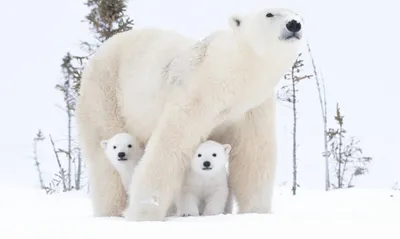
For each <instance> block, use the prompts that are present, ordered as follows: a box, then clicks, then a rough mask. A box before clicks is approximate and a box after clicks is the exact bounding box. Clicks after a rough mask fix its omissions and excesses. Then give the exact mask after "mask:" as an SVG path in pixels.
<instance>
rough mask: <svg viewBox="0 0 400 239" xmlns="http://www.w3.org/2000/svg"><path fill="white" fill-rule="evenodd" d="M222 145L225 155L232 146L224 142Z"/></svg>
mask: <svg viewBox="0 0 400 239" xmlns="http://www.w3.org/2000/svg"><path fill="white" fill-rule="evenodd" d="M222 146H223V147H224V150H225V153H226V154H227V155H229V153H230V152H231V149H232V146H231V145H230V144H224V145H222Z"/></svg>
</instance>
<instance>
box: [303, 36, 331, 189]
mask: <svg viewBox="0 0 400 239" xmlns="http://www.w3.org/2000/svg"><path fill="white" fill-rule="evenodd" d="M307 47H308V52H309V54H310V58H311V63H312V66H313V69H314V76H315V82H316V84H317V89H318V96H319V104H320V107H321V115H322V121H323V123H324V157H325V191H329V189H330V185H331V183H330V179H329V155H328V124H327V109H326V91H325V83H324V79H323V77H322V78H321V83H322V86H323V89H322V91H323V98H322V94H321V87H320V78H319V77H318V72H317V67H316V65H315V61H314V57H313V55H312V53H311V47H310V44H309V43H307Z"/></svg>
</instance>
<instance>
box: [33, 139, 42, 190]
mask: <svg viewBox="0 0 400 239" xmlns="http://www.w3.org/2000/svg"><path fill="white" fill-rule="evenodd" d="M37 142H38V141H37V140H35V139H34V142H33V154H34V156H33V159H34V160H35V166H36V170H37V172H38V176H39V183H40V188H41V189H44V188H45V185H44V181H43V177H42V171H41V170H40V164H39V159H38V156H37Z"/></svg>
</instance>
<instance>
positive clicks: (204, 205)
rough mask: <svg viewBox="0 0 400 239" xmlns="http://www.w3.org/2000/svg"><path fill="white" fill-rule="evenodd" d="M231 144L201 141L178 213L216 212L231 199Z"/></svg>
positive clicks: (213, 213)
mask: <svg viewBox="0 0 400 239" xmlns="http://www.w3.org/2000/svg"><path fill="white" fill-rule="evenodd" d="M230 151H231V145H230V144H220V143H217V142H215V141H212V140H208V141H205V142H203V143H201V144H200V145H199V146H198V147H197V149H196V152H195V155H194V157H193V159H192V161H191V164H190V169H189V170H188V172H187V175H186V178H185V181H184V183H183V185H182V191H181V195H180V197H179V198H178V200H177V205H176V206H177V210H178V216H199V215H204V216H206V215H216V214H222V213H223V212H224V208H225V205H226V203H227V199H228V194H229V188H228V173H227V168H226V165H227V164H228V159H229V153H230Z"/></svg>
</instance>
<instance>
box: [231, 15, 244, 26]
mask: <svg viewBox="0 0 400 239" xmlns="http://www.w3.org/2000/svg"><path fill="white" fill-rule="evenodd" d="M241 24H242V17H241V16H239V15H236V14H235V15H232V16H230V17H229V26H230V27H231V28H232V30H237V29H238V28H239V27H240V25H241Z"/></svg>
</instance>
